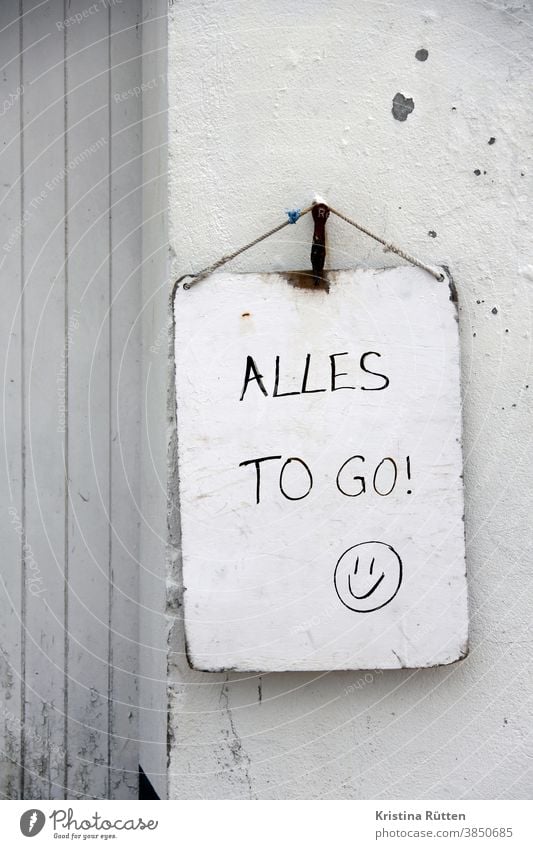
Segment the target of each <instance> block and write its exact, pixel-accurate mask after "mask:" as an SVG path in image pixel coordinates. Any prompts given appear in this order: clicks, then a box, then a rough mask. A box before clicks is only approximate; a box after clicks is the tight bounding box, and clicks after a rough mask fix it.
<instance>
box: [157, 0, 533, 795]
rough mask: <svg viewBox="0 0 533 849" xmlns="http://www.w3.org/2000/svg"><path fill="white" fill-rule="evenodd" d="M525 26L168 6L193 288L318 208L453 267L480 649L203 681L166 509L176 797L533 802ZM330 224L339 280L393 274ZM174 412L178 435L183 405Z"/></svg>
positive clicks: (366, 11)
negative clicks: (449, 660)
mask: <svg viewBox="0 0 533 849" xmlns="http://www.w3.org/2000/svg"><path fill="white" fill-rule="evenodd" d="M532 24H533V13H532V10H531V4H530V3H529V2H520V3H506V2H503V0H502V2H491V3H489V2H482V0H468V1H467V2H464V0H446V2H444V0H439V2H435V0H412V2H409V3H399V2H393V3H390V2H387V3H385V2H380V0H368V2H366V1H365V0H358V2H355V3H354V2H348V0H337V2H334V3H324V2H317V0H310V2H305V3H304V2H303V0H297V2H293V3H290V4H287V3H283V2H281V0H272V1H271V2H269V3H263V2H259V3H258V2H253V3H250V2H244V0H230V2H224V3H221V2H195V3H192V2H190V1H189V0H186V2H182V3H179V4H175V5H172V6H171V8H170V21H169V116H170V117H169V134H170V135H169V159H170V182H169V189H170V228H171V245H172V262H173V270H174V272H175V274H176V276H177V275H179V274H183V273H185V272H187V271H195V270H198V269H200V268H202V267H203V266H205V265H207V264H209V263H211V262H212V261H214V260H215V259H217V258H218V257H220V256H221V255H222V254H224V253H226V252H228V251H229V250H231V249H233V248H235V247H237V246H239V245H241V244H244V243H245V242H247V241H249V240H250V239H252V238H254V237H255V236H257V235H258V234H260V233H262V232H264V231H265V230H267V229H269V228H270V227H272V226H274V225H275V224H276V223H278V222H279V221H281V220H283V217H284V210H285V209H287V208H292V207H295V206H304V205H306V204H307V203H308V202H309V201H310V200H311V198H312V196H313V194H314V193H315V192H318V193H320V195H322V196H324V197H325V198H326V199H327V200H328V201H329V202H330V203H331V204H332V205H334V206H335V207H337V208H339V209H341V210H343V211H345V212H346V213H347V214H348V215H352V216H353V217H355V218H356V219H358V220H360V221H361V222H362V223H363V224H365V225H367V226H368V227H370V228H371V229H373V230H374V231H376V232H378V233H380V234H382V235H383V236H385V237H386V238H388V239H391V240H393V241H395V242H396V243H398V244H399V245H401V246H402V247H404V248H406V249H407V250H409V251H411V252H412V253H414V254H415V255H419V256H420V257H421V258H422V259H423V260H425V261H428V262H430V263H444V264H446V265H448V266H449V267H450V269H451V271H452V273H453V276H454V279H455V282H456V286H457V289H458V293H459V320H460V332H461V351H462V391H463V404H464V456H465V496H466V535H467V537H466V541H467V565H468V574H469V587H470V590H469V592H470V618H471V640H470V654H469V656H468V658H467V659H466V660H464V661H463V662H461V663H458V664H455V665H453V666H451V667H443V668H436V669H423V670H415V671H413V670H410V671H408V670H393V671H385V672H382V673H381V674H379V673H375V672H374V673H373V672H367V673H366V674H365V673H364V672H361V673H358V672H349V673H348V672H347V673H329V674H328V673H325V674H324V673H314V674H305V673H299V674H284V673H278V674H269V675H253V674H241V675H237V674H209V673H208V674H205V673H199V672H193V671H191V670H190V669H189V668H188V666H187V662H186V658H185V655H184V643H183V627H182V620H181V616H182V613H181V602H180V563H179V515H178V513H177V504H176V499H175V498H174V497H172V498H171V553H172V558H171V563H170V567H169V568H170V574H169V613H170V615H171V618H172V622H173V627H172V632H171V644H170V655H169V705H170V714H169V723H170V724H169V746H170V751H169V795H170V797H171V798H172V797H173V798H279V797H281V798H329V797H333V798H376V797H377V798H409V797H411V798H443V797H444V798H456V797H463V796H464V797H467V798H491V797H498V798H502V797H503V798H528V797H529V796H530V794H531V792H532V791H533V772H532V764H533V761H532V758H533V739H532V738H531V737H530V729H531V727H532V702H531V700H532V696H533V692H532V689H533V676H532V673H531V668H530V666H529V655H530V648H531V641H532V639H533V637H532V633H531V625H530V619H531V615H530V610H531V603H532V600H533V584H532V579H531V557H530V553H529V551H530V548H531V541H532V539H531V538H532V530H531V522H530V517H531V511H532V508H533V496H532V484H533V474H532V470H531V464H530V462H529V457H530V452H531V414H532V398H533V379H532V377H531V289H532V283H533V256H532V240H531V226H530V222H529V220H528V206H527V198H528V197H529V198H530V197H531V176H532V162H531V130H532V121H531V107H530V102H531V93H530V92H531V82H532V73H531V55H532V53H531V50H532V45H533V31H532ZM419 51H427V55H426V53H425V52H419ZM417 54H418V57H417ZM411 101H412V102H411ZM411 106H412V107H413V108H412V109H411ZM393 111H394V113H395V114H393ZM402 118H404V120H401V119H402ZM328 230H329V238H330V249H329V258H328V263H329V267H330V268H353V267H356V266H381V265H384V264H385V265H395V264H397V260H396V259H395V257H394V256H393V255H391V254H384V253H383V251H382V250H381V248H380V246H377V245H375V244H374V243H372V242H371V241H370V240H368V239H367V238H366V237H364V236H362V235H361V234H358V233H356V232H355V231H354V230H353V229H352V228H349V227H348V226H346V225H344V224H343V223H342V222H340V221H338V220H336V219H330V222H329V223H328ZM310 239H311V221H310V218H309V217H307V218H306V219H303V220H302V221H301V222H299V223H297V224H296V225H295V226H294V227H291V228H286V229H285V230H283V231H282V232H281V233H280V234H279V235H278V236H276V237H274V238H272V239H270V240H269V241H267V242H265V243H263V244H262V245H260V246H258V247H257V248H254V249H253V250H251V251H249V252H247V253H246V254H244V255H243V256H242V257H240V258H239V260H237V261H235V262H234V263H233V265H232V268H234V269H238V270H243V271H251V270H255V271H257V270H262V271H274V270H287V269H298V268H305V267H307V266H308V263H309V260H308V257H309V248H310ZM191 297H194V290H193V292H191ZM169 417H170V425H171V428H170V432H171V433H172V427H173V417H174V410H173V399H172V398H171V399H170V406H169ZM174 449H175V445H174V444H173V446H172V447H171V452H170V470H169V471H170V486H171V491H172V492H173V493H175V491H176V487H177V469H176V463H175V457H176V453H175V450H174Z"/></svg>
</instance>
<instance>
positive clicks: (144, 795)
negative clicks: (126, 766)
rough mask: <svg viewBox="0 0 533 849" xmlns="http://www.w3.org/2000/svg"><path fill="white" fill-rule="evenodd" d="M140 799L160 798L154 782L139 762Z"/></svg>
mask: <svg viewBox="0 0 533 849" xmlns="http://www.w3.org/2000/svg"><path fill="white" fill-rule="evenodd" d="M139 799H159V796H158V795H157V793H156V792H155V790H154V787H153V785H152V782H151V781H150V779H149V778H148V776H147V775H146V773H145V771H144V769H143V768H142V766H141V765H140V764H139Z"/></svg>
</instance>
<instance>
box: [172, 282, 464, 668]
mask: <svg viewBox="0 0 533 849" xmlns="http://www.w3.org/2000/svg"><path fill="white" fill-rule="evenodd" d="M325 275H326V276H325V278H324V281H323V282H322V283H321V284H320V285H319V286H315V284H314V282H313V278H312V277H311V276H310V275H306V274H305V273H303V272H292V273H279V274H274V273H271V274H266V273H257V274H237V273H217V274H213V275H211V276H210V277H208V278H206V279H204V280H202V281H200V282H198V284H197V285H196V286H195V287H193V288H192V289H191V290H190V291H186V290H183V289H179V290H178V291H177V294H176V299H175V305H174V309H175V328H176V336H175V340H176V341H175V345H176V347H175V357H176V396H177V421H178V452H179V454H178V464H179V469H178V471H179V490H180V491H179V498H180V506H181V527H182V553H183V584H184V609H185V625H186V638H187V652H188V657H189V662H190V663H191V665H192V666H193V667H194V668H195V669H201V670H211V671H219V670H230V669H231V670H242V671H276V670H278V671H281V670H329V669H378V668H379V669H386V668H398V667H423V666H434V665H439V664H447V663H452V662H453V661H456V660H459V659H460V658H462V657H464V656H465V654H466V652H467V630H468V614H467V595H466V577H465V547H464V527H463V482H462V453H461V396H460V372H459V365H460V364H459V332H458V321H457V303H456V296H455V290H454V287H453V285H452V284H451V283H449V280H448V277H447V276H446V279H445V280H444V281H443V282H438V281H437V280H435V279H434V278H433V277H432V276H431V275H429V274H428V273H427V272H425V271H423V270H420V269H417V268H410V267H404V268H391V269H379V270H368V269H360V270H352V271H328V272H326V273H325Z"/></svg>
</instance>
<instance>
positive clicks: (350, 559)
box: [334, 540, 402, 613]
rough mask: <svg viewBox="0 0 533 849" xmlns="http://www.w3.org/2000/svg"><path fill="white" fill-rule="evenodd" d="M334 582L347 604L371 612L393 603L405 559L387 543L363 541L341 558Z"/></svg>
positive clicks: (355, 608)
mask: <svg viewBox="0 0 533 849" xmlns="http://www.w3.org/2000/svg"><path fill="white" fill-rule="evenodd" d="M334 583H335V590H336V592H337V595H338V597H339V599H340V600H341V602H342V603H343V604H344V606H345V607H347V608H348V609H349V610H354V611H356V613H371V612H372V611H373V610H380V608H382V607H385V605H386V604H389V602H391V601H392V599H393V598H394V596H395V595H396V593H397V592H398V590H399V589H400V584H401V583H402V561H401V560H400V556H399V555H398V554H397V552H396V551H395V550H394V549H393V547H392V546H391V545H387V543H385V542H377V541H375V540H373V541H372V542H360V543H358V545H352V547H351V548H348V549H347V550H346V551H345V552H344V554H342V555H341V557H340V558H339V560H338V562H337V565H336V567H335V575H334Z"/></svg>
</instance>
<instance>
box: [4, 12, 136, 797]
mask: <svg viewBox="0 0 533 849" xmlns="http://www.w3.org/2000/svg"><path fill="white" fill-rule="evenodd" d="M95 7H96V11H94V12H92V13H91V14H87V15H84V10H86V8H87V5H86V4H84V3H83V2H81V0H72V2H70V3H67V2H66V0H51V2H49V3H47V4H42V3H37V2H32V3H30V2H23V3H18V2H13V0H9V2H7V1H6V2H4V3H2V4H1V7H0V40H1V45H2V57H3V64H4V65H5V67H4V71H3V75H2V79H1V81H0V82H1V84H2V94H3V98H2V101H3V103H4V105H3V106H2V107H1V108H2V110H5V112H4V114H3V124H2V126H3V128H4V134H3V135H4V139H3V141H4V144H3V149H2V154H1V157H0V168H1V170H2V195H1V197H2V200H1V202H0V216H1V219H2V234H3V236H2V246H0V254H1V256H0V269H1V275H2V290H3V310H2V312H1V321H2V332H1V339H2V342H1V344H2V356H3V357H5V363H6V365H5V372H4V391H5V404H4V428H5V442H4V468H5V485H4V487H2V501H3V504H2V512H3V513H4V517H7V529H6V531H5V533H4V535H3V554H4V568H3V569H2V578H3V584H2V593H1V605H2V610H1V625H0V627H1V629H2V630H1V633H0V640H1V648H2V669H1V682H0V683H1V687H2V701H1V704H0V707H1V710H2V714H1V717H0V723H1V724H2V725H3V730H4V735H5V740H6V741H7V743H6V745H4V746H3V747H2V749H3V750H4V752H3V754H2V765H1V776H0V778H1V787H0V790H1V793H2V794H3V795H4V796H7V797H10V798H15V797H17V796H18V795H22V796H24V797H25V798H43V797H44V798H47V797H50V798H62V797H64V796H67V797H69V798H90V797H97V798H102V797H107V796H110V797H116V798H128V797H131V796H135V795H136V785H137V764H138V755H137V743H136V738H137V734H136V723H137V712H136V704H137V684H136V678H135V668H136V655H137V622H138V619H137V580H138V578H137V576H138V550H139V547H138V536H139V512H138V507H137V505H138V503H139V456H138V445H139V428H140V404H141V396H140V325H139V322H138V317H139V313H140V303H141V302H140V298H141V286H140V264H141V261H140V245H141V242H140V224H141V197H140V193H141V188H140V186H141V182H142V180H141V159H140V152H141V128H140V118H141V102H140V98H139V97H138V96H136V95H135V94H133V95H128V96H123V93H124V92H127V90H128V89H130V88H132V87H133V86H134V85H136V84H138V82H139V81H140V73H141V61H140V40H141V31H140V26H139V24H140V13H141V11H140V9H141V3H140V0H128V3H121V4H119V3H118V2H117V3H113V2H112V1H111V2H109V3H105V4H98V5H97V6H96V4H95ZM117 95H119V96H117Z"/></svg>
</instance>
